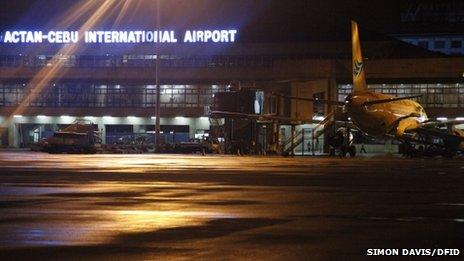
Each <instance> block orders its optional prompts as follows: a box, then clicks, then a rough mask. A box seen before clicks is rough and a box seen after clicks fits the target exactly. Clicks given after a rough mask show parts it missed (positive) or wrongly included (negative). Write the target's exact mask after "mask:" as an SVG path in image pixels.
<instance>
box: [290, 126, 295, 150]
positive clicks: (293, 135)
mask: <svg viewBox="0 0 464 261" xmlns="http://www.w3.org/2000/svg"><path fill="white" fill-rule="evenodd" d="M290 135H291V141H292V142H291V144H290V146H291V147H290V148H292V151H291V152H290V153H291V155H292V156H295V125H293V124H292V130H291V131H290Z"/></svg>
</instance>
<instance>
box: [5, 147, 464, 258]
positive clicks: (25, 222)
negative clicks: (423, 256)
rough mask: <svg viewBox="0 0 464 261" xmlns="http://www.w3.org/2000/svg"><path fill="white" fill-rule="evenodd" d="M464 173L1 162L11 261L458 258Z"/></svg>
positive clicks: (446, 167) (451, 169)
mask: <svg viewBox="0 0 464 261" xmlns="http://www.w3.org/2000/svg"><path fill="white" fill-rule="evenodd" d="M463 184H464V159H463V158H458V159H452V160H448V159H442V158H427V159H404V158H401V157H399V156H388V157H387V156H372V155H371V156H363V157H357V158H346V159H339V158H329V157H322V156H317V157H249V156H245V157H237V156H215V155H214V156H201V155H156V154H140V155H104V154H103V155H65V154H63V155H50V154H45V153H33V152H24V151H22V152H18V151H1V152H0V195H1V198H0V210H1V211H0V259H1V260H26V259H27V260H30V259H36V260H39V259H40V260H63V259H65V260H83V259H84V260H128V259H132V260H153V259H176V260H177V259H180V260H191V259H213V260H217V259H221V260H232V259H233V260H236V259H241V260H251V259H253V260H256V259H258V260H262V259H266V260H308V259H309V260H327V259H337V260H340V259H366V258H368V256H367V254H368V249H385V248H388V249H391V248H396V249H405V248H406V249H411V248H414V249H438V248H439V249H460V255H461V256H462V255H463V254H464V249H463V242H464V187H463Z"/></svg>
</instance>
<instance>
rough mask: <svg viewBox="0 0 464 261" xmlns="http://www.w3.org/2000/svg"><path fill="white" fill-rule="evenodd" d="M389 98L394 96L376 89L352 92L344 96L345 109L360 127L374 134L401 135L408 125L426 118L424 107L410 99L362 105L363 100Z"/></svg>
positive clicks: (412, 126) (414, 125)
mask: <svg viewBox="0 0 464 261" xmlns="http://www.w3.org/2000/svg"><path fill="white" fill-rule="evenodd" d="M390 98H394V97H392V96H390V95H387V94H383V93H375V92H365V93H361V94H351V95H349V96H348V97H347V99H346V110H347V112H348V115H349V117H351V120H352V121H353V123H354V124H355V125H356V126H357V127H358V128H359V129H360V130H361V131H363V132H365V133H366V134H368V135H370V136H374V137H385V136H388V135H395V136H397V137H401V136H402V135H403V134H404V131H406V130H407V129H412V128H415V127H417V126H418V124H419V123H421V122H423V121H425V120H427V114H426V113H425V110H424V108H423V107H422V106H421V105H420V104H419V103H417V102H415V101H413V100H410V99H405V100H398V101H391V102H384V103H378V104H372V105H365V103H366V102H370V101H377V100H387V99H390Z"/></svg>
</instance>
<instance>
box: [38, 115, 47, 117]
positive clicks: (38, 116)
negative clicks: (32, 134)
mask: <svg viewBox="0 0 464 261" xmlns="http://www.w3.org/2000/svg"><path fill="white" fill-rule="evenodd" d="M37 118H47V116H45V115H37Z"/></svg>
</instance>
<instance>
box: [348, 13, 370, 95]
mask: <svg viewBox="0 0 464 261" xmlns="http://www.w3.org/2000/svg"><path fill="white" fill-rule="evenodd" d="M351 44H352V48H353V49H352V52H353V61H352V66H353V93H364V92H367V91H368V90H367V84H366V76H365V74H364V62H363V58H362V53H361V43H360V41H359V31H358V24H357V23H356V22H355V21H351Z"/></svg>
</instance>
